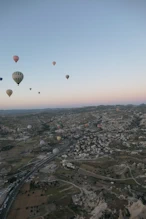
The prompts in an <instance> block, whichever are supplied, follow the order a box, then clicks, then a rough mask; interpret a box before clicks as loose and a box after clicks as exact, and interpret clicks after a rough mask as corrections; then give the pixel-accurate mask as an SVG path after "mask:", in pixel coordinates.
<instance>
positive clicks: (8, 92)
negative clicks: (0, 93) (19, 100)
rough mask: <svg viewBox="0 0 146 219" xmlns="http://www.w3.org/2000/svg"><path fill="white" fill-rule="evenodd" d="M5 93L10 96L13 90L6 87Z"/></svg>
mask: <svg viewBox="0 0 146 219" xmlns="http://www.w3.org/2000/svg"><path fill="white" fill-rule="evenodd" d="M6 93H7V94H8V96H9V97H10V96H11V95H12V93H13V91H12V90H10V89H8V90H6Z"/></svg>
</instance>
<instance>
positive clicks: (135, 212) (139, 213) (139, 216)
mask: <svg viewBox="0 0 146 219" xmlns="http://www.w3.org/2000/svg"><path fill="white" fill-rule="evenodd" d="M127 209H128V211H129V213H130V216H129V219H145V218H146V206H145V205H143V203H142V202H141V200H138V201H137V202H134V203H132V204H131V205H129V206H127ZM118 219H125V218H124V216H123V212H122V211H121V210H120V214H119V218H118Z"/></svg>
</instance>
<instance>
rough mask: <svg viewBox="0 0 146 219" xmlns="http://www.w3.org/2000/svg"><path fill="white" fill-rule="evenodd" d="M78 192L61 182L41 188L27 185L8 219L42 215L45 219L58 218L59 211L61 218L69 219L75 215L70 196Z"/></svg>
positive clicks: (19, 195) (22, 218)
mask: <svg viewBox="0 0 146 219" xmlns="http://www.w3.org/2000/svg"><path fill="white" fill-rule="evenodd" d="M79 192H80V191H79V189H77V188H76V187H74V186H73V185H69V184H66V183H63V182H58V183H56V184H55V183H54V184H53V183H52V184H49V185H48V184H47V183H45V184H43V185H41V186H40V185H39V186H38V185H37V186H31V185H30V184H29V183H27V184H25V185H24V186H23V188H22V189H21V190H20V192H19V194H18V196H17V199H16V201H15V202H14V204H13V206H12V208H11V210H10V213H9V215H8V219H14V218H15V219H20V218H21V219H27V218H35V219H36V218H38V217H39V216H42V215H46V217H45V218H58V215H60V213H61V212H60V210H61V211H62V212H64V213H63V217H62V218H65V217H64V215H65V214H66V215H67V218H69V217H71V216H73V215H74V214H75V212H74V210H72V208H75V206H73V203H72V199H71V196H72V195H73V194H77V193H79ZM61 206H62V209H61ZM60 218H61V217H60Z"/></svg>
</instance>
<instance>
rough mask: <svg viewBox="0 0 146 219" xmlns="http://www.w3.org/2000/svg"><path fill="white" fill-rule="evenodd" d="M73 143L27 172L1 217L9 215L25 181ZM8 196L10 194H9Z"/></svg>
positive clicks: (0, 213)
mask: <svg viewBox="0 0 146 219" xmlns="http://www.w3.org/2000/svg"><path fill="white" fill-rule="evenodd" d="M71 144H73V142H70V143H69V144H67V145H64V146H63V147H62V148H61V150H60V152H59V153H58V154H51V155H50V156H49V157H48V158H47V159H45V160H43V161H40V162H39V164H38V165H37V166H35V167H34V168H33V170H31V171H30V172H29V173H27V174H26V176H24V178H22V180H21V182H20V183H19V184H18V185H17V186H16V187H15V188H14V190H13V192H12V194H11V195H10V196H9V199H8V201H7V205H6V208H3V210H2V211H1V212H0V219H6V218H7V215H8V213H9V210H10V208H11V206H12V204H13V202H14V200H15V198H16V196H17V195H18V193H19V190H20V189H21V187H22V186H23V184H24V183H25V181H26V180H27V179H28V178H29V177H30V176H31V175H32V174H33V173H34V172H35V171H37V170H39V169H41V168H42V167H43V165H44V164H46V163H49V162H50V161H52V160H53V159H54V158H55V157H56V156H58V155H60V154H61V153H62V152H63V151H64V150H65V149H66V148H68V147H69V146H70V145H71ZM7 197H8V196H7Z"/></svg>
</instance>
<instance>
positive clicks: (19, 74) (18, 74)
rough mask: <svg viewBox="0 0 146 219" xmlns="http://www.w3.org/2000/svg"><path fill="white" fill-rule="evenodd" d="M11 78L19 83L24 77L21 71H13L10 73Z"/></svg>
mask: <svg viewBox="0 0 146 219" xmlns="http://www.w3.org/2000/svg"><path fill="white" fill-rule="evenodd" d="M12 78H13V80H14V81H15V82H16V83H17V84H18V85H19V84H20V83H21V81H22V80H23V78H24V75H23V73H22V72H20V71H15V72H14V73H13V74H12Z"/></svg>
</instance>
